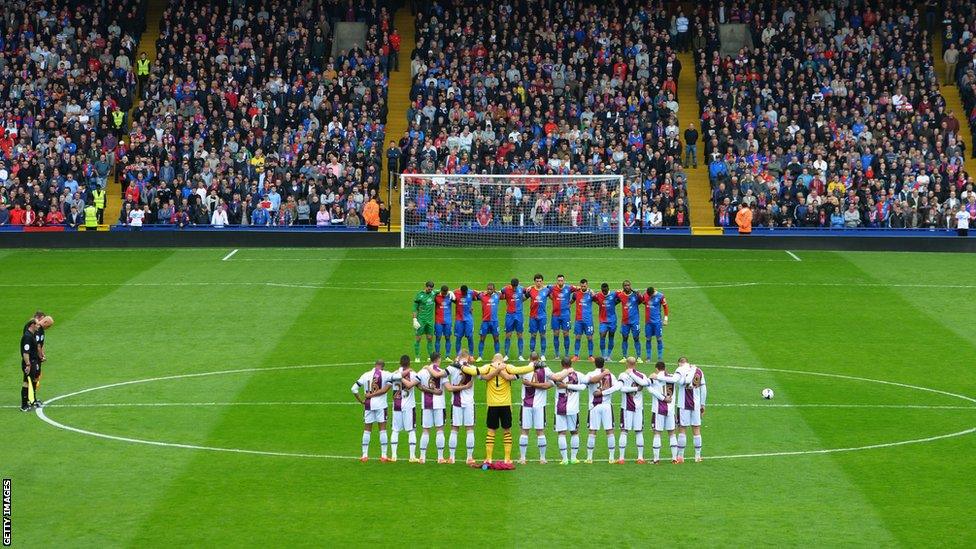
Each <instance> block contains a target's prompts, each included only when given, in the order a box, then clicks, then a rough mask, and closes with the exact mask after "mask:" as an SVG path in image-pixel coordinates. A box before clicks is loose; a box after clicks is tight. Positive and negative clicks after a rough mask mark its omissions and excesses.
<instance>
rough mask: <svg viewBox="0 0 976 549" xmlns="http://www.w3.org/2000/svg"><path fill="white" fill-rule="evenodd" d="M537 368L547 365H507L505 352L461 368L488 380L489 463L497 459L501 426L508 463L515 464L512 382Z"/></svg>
mask: <svg viewBox="0 0 976 549" xmlns="http://www.w3.org/2000/svg"><path fill="white" fill-rule="evenodd" d="M537 367H544V365H543V363H542V362H541V361H540V362H536V363H535V365H529V366H522V367H515V366H512V365H511V364H506V363H505V361H504V360H503V359H502V355H500V354H495V356H494V357H492V359H491V364H485V365H484V366H480V367H476V366H464V367H462V368H461V371H462V372H464V373H466V374H468V375H477V376H479V377H481V379H483V380H484V381H486V382H488V418H487V426H488V434H487V435H486V436H485V463H491V460H492V458H493V454H494V452H495V431H496V430H497V429H498V428H499V427H501V428H502V429H504V430H505V438H504V448H505V463H507V464H510V463H512V381H513V380H515V379H517V378H518V376H520V375H522V374H527V373H529V372H531V371H532V370H534V369H535V368H537Z"/></svg>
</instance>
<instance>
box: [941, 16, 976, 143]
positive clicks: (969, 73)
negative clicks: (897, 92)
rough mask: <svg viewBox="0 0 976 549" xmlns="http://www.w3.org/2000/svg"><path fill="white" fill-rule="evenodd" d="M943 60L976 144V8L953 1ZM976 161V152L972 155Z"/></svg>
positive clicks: (945, 26)
mask: <svg viewBox="0 0 976 549" xmlns="http://www.w3.org/2000/svg"><path fill="white" fill-rule="evenodd" d="M942 24H943V27H942V33H943V34H942V56H943V61H944V62H945V66H946V74H945V80H946V83H947V84H956V85H958V86H959V96H960V98H961V99H962V103H963V107H964V108H965V109H966V112H965V117H966V118H967V119H968V121H969V130H970V143H974V142H976V34H974V33H976V5H974V4H972V3H971V2H962V1H959V0H951V1H949V2H947V3H946V6H945V11H944V12H943V14H942ZM969 152H970V154H971V155H973V158H976V148H973V150H970V151H969Z"/></svg>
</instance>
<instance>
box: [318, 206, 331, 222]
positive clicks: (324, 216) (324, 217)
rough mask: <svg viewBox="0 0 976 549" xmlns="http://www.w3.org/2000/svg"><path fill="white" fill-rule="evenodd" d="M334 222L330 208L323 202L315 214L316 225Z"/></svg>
mask: <svg viewBox="0 0 976 549" xmlns="http://www.w3.org/2000/svg"><path fill="white" fill-rule="evenodd" d="M331 223H332V216H331V215H329V208H328V207H327V206H326V205H325V204H322V205H320V206H319V211H318V213H316V214H315V226H316V227H326V226H328V225H330V224H331Z"/></svg>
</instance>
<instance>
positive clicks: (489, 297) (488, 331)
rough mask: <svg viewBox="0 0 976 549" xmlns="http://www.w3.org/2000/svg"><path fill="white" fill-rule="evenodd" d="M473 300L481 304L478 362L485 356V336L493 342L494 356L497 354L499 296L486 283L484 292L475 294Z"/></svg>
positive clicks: (491, 284) (490, 283) (491, 286)
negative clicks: (488, 336)
mask: <svg viewBox="0 0 976 549" xmlns="http://www.w3.org/2000/svg"><path fill="white" fill-rule="evenodd" d="M475 299H477V300H478V301H480V302H481V332H480V335H481V338H480V339H479V340H478V358H476V359H475V361H477V362H480V361H481V357H482V356H484V354H485V336H487V335H491V338H492V339H493V340H494V342H495V354H498V301H499V299H501V294H499V293H498V292H496V291H495V284H494V283H492V282H489V283H488V286H487V287H486V289H485V291H483V292H476V293H475Z"/></svg>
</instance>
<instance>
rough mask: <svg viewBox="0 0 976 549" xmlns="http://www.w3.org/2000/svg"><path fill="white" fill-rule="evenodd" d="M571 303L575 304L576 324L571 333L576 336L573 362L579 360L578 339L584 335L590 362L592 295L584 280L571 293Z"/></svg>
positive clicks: (591, 350)
mask: <svg viewBox="0 0 976 549" xmlns="http://www.w3.org/2000/svg"><path fill="white" fill-rule="evenodd" d="M573 302H574V303H576V307H575V308H576V322H575V324H574V326H573V332H574V333H575V334H576V352H574V353H573V360H574V361H575V360H579V354H580V338H581V337H582V336H584V335H585V336H586V345H587V347H588V348H589V351H590V360H593V293H592V291H591V290H590V283H589V281H587V280H586V279H585V278H584V279H582V280H580V285H579V286H578V287H577V288H576V289H575V291H573Z"/></svg>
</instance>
